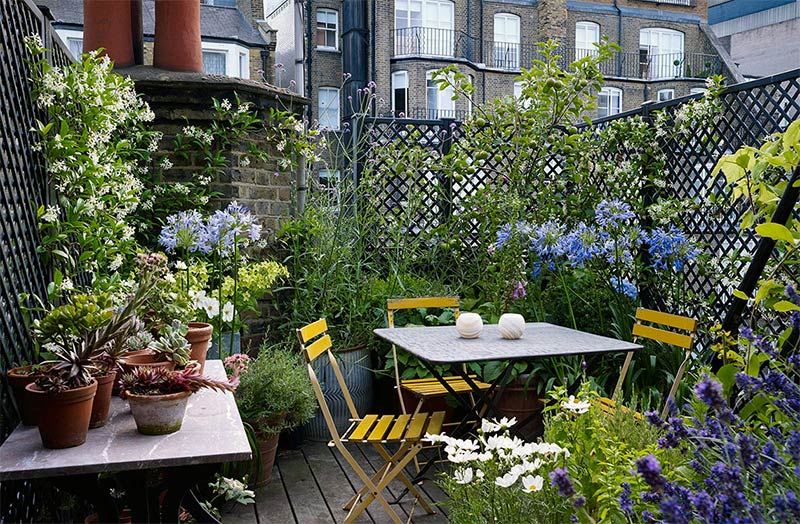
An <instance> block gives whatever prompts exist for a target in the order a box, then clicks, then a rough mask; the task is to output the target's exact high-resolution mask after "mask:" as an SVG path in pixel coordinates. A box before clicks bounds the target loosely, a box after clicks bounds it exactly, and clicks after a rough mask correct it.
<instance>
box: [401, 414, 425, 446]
mask: <svg viewBox="0 0 800 524" xmlns="http://www.w3.org/2000/svg"><path fill="white" fill-rule="evenodd" d="M427 421H428V414H427V413H417V414H416V415H414V418H413V419H411V424H410V425H409V426H408V432H406V440H419V439H420V438H422V435H423V432H424V431H425V423H426V422H427Z"/></svg>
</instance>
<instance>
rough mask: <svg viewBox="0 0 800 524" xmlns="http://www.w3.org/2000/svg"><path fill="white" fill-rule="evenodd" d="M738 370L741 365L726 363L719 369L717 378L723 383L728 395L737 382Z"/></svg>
mask: <svg viewBox="0 0 800 524" xmlns="http://www.w3.org/2000/svg"><path fill="white" fill-rule="evenodd" d="M738 372H739V367H738V366H736V365H735V364H726V365H724V366H722V367H721V368H719V371H717V380H719V382H720V384H722V389H723V390H724V392H725V396H726V397H727V396H728V395H729V394H730V390H731V388H732V387H733V385H734V384H735V383H736V373H738Z"/></svg>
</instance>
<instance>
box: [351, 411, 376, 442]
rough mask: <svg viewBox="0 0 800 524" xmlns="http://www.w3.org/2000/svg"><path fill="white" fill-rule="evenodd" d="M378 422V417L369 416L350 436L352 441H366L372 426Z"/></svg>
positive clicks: (362, 420)
mask: <svg viewBox="0 0 800 524" xmlns="http://www.w3.org/2000/svg"><path fill="white" fill-rule="evenodd" d="M376 420H378V415H367V416H365V417H364V418H363V419H361V422H359V423H358V426H356V429H354V430H353V432H352V433H351V434H350V437H349V438H350V440H364V437H365V436H366V435H367V433H368V432H369V430H370V429H371V428H372V425H373V424H375V421H376Z"/></svg>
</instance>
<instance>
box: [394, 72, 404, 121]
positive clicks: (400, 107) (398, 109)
mask: <svg viewBox="0 0 800 524" xmlns="http://www.w3.org/2000/svg"><path fill="white" fill-rule="evenodd" d="M392 110H393V111H394V116H396V117H400V118H403V117H405V116H408V71H395V72H394V73H392Z"/></svg>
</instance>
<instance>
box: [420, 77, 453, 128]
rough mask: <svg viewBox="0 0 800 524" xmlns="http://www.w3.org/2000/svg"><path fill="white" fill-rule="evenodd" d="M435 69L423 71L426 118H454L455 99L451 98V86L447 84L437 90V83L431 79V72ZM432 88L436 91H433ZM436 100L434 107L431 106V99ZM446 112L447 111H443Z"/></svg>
mask: <svg viewBox="0 0 800 524" xmlns="http://www.w3.org/2000/svg"><path fill="white" fill-rule="evenodd" d="M434 71H436V69H431V70H429V71H426V72H425V108H426V109H427V113H428V118H432V119H439V118H455V110H456V101H455V100H453V86H447V88H446V89H444V90H439V84H438V83H437V82H434V81H433V73H434ZM434 89H435V90H436V92H435V93H434V92H433V91H434ZM432 99H433V100H435V101H436V107H431V103H430V102H431V100H432ZM444 112H447V113H444Z"/></svg>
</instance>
